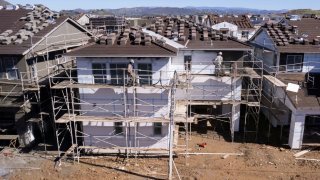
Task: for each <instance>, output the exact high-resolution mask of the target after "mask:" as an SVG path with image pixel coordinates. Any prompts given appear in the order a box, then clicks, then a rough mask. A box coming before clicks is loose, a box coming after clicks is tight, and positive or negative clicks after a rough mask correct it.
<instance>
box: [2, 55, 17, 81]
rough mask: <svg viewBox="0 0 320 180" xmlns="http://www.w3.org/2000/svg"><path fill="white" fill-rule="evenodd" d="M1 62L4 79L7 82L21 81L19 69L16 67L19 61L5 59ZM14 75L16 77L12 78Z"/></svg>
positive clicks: (9, 58)
mask: <svg viewBox="0 0 320 180" xmlns="http://www.w3.org/2000/svg"><path fill="white" fill-rule="evenodd" d="M0 60H1V66H2V70H1V72H2V73H3V74H2V77H4V78H5V79H7V80H19V79H20V76H19V69H18V68H17V67H16V64H17V63H18V61H17V59H16V58H14V57H3V58H2V59H0ZM11 73H14V76H11V75H13V74H11Z"/></svg>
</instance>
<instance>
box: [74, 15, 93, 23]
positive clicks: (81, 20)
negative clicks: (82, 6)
mask: <svg viewBox="0 0 320 180" xmlns="http://www.w3.org/2000/svg"><path fill="white" fill-rule="evenodd" d="M77 22H78V23H79V24H81V25H82V26H84V25H86V24H89V23H90V19H89V17H88V16H87V15H83V16H81V18H80V19H78V20H77Z"/></svg>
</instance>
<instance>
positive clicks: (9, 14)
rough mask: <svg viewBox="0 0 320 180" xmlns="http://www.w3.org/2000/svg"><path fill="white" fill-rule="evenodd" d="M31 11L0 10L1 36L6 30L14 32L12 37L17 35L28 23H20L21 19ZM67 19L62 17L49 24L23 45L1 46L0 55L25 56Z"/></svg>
mask: <svg viewBox="0 0 320 180" xmlns="http://www.w3.org/2000/svg"><path fill="white" fill-rule="evenodd" d="M29 12H31V10H26V9H18V10H0V34H1V33H3V32H4V31H6V30H9V29H11V30H13V32H12V33H11V34H12V35H14V34H16V33H17V32H18V31H19V30H20V29H22V28H23V27H24V25H25V24H26V23H27V22H26V21H20V18H21V17H25V16H27V13H29ZM66 19H67V17H60V18H58V19H56V21H55V23H54V24H49V26H47V27H45V28H44V29H43V30H40V31H39V32H38V33H36V34H35V35H34V37H32V38H28V39H27V40H25V41H23V42H22V43H21V44H14V43H10V44H9V45H2V44H0V54H23V53H24V52H25V51H26V50H28V49H29V48H31V39H32V44H35V43H37V42H38V41H40V40H41V38H42V37H43V36H45V35H46V34H48V33H49V32H50V31H52V30H53V29H54V28H55V27H57V26H58V25H60V24H61V23H62V22H64V21H65V20H66Z"/></svg>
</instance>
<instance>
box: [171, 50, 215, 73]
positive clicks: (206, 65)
mask: <svg viewBox="0 0 320 180" xmlns="http://www.w3.org/2000/svg"><path fill="white" fill-rule="evenodd" d="M184 56H191V59H192V60H191V61H192V64H191V73H193V74H213V73H214V68H215V66H214V65H213V60H214V59H215V58H216V57H217V53H216V52H212V51H200V50H197V51H186V50H183V51H179V53H178V55H177V56H176V57H173V58H172V62H171V66H170V68H171V71H175V70H176V71H178V72H184V71H185V64H184Z"/></svg>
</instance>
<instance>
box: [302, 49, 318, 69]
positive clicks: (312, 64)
mask: <svg viewBox="0 0 320 180" xmlns="http://www.w3.org/2000/svg"><path fill="white" fill-rule="evenodd" d="M302 71H303V72H312V73H320V53H305V54H304V59H303V69H302Z"/></svg>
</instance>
